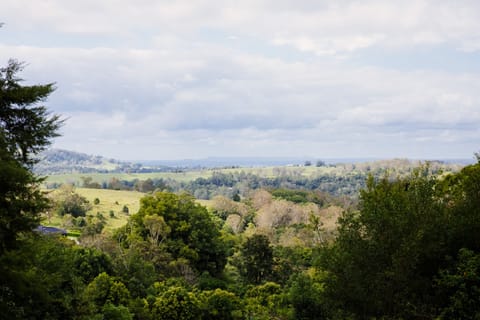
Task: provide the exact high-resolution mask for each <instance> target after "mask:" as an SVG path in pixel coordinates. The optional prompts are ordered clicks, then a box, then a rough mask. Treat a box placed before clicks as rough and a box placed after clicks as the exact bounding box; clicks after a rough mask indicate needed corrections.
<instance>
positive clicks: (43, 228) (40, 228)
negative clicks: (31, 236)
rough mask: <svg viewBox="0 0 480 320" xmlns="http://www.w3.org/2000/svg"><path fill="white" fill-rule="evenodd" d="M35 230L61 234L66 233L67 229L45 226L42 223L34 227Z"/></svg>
mask: <svg viewBox="0 0 480 320" xmlns="http://www.w3.org/2000/svg"><path fill="white" fill-rule="evenodd" d="M35 231H38V232H40V233H42V234H61V235H63V236H66V235H67V231H66V230H64V229H60V228H55V227H46V226H42V225H40V226H38V227H36V228H35Z"/></svg>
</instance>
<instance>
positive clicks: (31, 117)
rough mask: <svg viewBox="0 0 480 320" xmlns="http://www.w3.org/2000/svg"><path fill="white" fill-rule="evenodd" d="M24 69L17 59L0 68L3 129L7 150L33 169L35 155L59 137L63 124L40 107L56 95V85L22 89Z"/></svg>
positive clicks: (0, 105)
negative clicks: (54, 92)
mask: <svg viewBox="0 0 480 320" xmlns="http://www.w3.org/2000/svg"><path fill="white" fill-rule="evenodd" d="M22 69H23V64H22V63H19V62H17V61H15V60H9V61H8V65H7V66H6V67H5V68H0V130H1V134H2V136H3V139H4V142H5V143H6V146H5V147H6V151H7V152H8V153H9V154H10V155H12V156H13V157H14V159H15V161H18V162H19V163H21V164H23V165H25V166H31V165H32V164H34V163H35V159H34V158H33V156H34V155H36V154H38V153H39V152H40V151H42V150H44V149H45V147H47V146H48V145H49V144H50V140H51V138H53V137H56V136H58V134H57V131H58V129H59V127H60V125H61V123H62V122H61V121H60V119H59V116H57V115H49V113H48V111H47V109H46V108H45V107H43V106H38V105H37V104H38V103H40V102H43V101H45V100H46V98H47V97H48V96H49V95H50V94H51V93H52V92H53V90H54V87H53V84H46V85H34V86H22V85H20V82H21V81H22V79H20V78H18V76H17V73H18V72H20V71H22Z"/></svg>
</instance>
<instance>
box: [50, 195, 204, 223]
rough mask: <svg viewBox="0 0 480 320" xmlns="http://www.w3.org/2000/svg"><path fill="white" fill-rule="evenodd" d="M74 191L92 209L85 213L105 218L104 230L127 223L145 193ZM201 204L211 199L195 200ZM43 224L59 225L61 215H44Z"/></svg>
mask: <svg viewBox="0 0 480 320" xmlns="http://www.w3.org/2000/svg"><path fill="white" fill-rule="evenodd" d="M75 192H76V193H78V194H79V195H81V196H83V197H85V198H86V199H87V200H88V201H89V202H90V204H91V205H92V209H90V210H89V211H88V212H87V215H93V216H95V215H96V214H97V213H101V214H102V215H103V216H104V217H105V218H106V222H107V224H106V226H105V229H106V230H113V229H116V228H119V227H121V226H123V225H125V224H126V223H127V220H128V218H129V217H130V216H131V215H132V214H135V213H137V212H138V209H139V208H140V199H141V198H142V197H144V196H145V195H146V194H145V193H141V192H137V191H124V190H108V189H88V188H75ZM95 198H98V199H99V200H100V203H99V204H96V205H95V204H94V200H95ZM196 201H197V202H198V203H199V204H201V205H202V206H205V207H207V208H209V207H210V206H211V203H212V201H211V200H196ZM123 206H127V207H128V211H129V213H128V214H126V213H124V212H123V211H122V209H123ZM110 211H113V213H114V217H113V218H112V217H110ZM43 224H46V225H50V226H56V227H61V224H62V219H61V217H51V219H50V221H48V218H47V217H45V221H44V222H43Z"/></svg>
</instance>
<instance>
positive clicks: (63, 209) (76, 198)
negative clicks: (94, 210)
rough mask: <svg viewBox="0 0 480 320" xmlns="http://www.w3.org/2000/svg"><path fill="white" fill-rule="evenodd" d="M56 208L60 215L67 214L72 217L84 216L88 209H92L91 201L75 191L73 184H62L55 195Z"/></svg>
mask: <svg viewBox="0 0 480 320" xmlns="http://www.w3.org/2000/svg"><path fill="white" fill-rule="evenodd" d="M53 201H54V208H55V211H56V213H57V214H58V215H59V216H64V215H66V214H70V215H72V217H75V218H77V217H84V216H85V214H86V213H87V211H88V210H90V209H91V207H92V206H91V204H90V203H89V201H88V200H87V199H86V198H85V197H83V196H81V195H79V194H78V193H76V192H75V189H74V188H73V186H72V185H62V187H61V188H60V189H59V190H58V192H57V193H56V194H54V196H53Z"/></svg>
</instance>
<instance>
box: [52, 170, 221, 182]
mask: <svg viewBox="0 0 480 320" xmlns="http://www.w3.org/2000/svg"><path fill="white" fill-rule="evenodd" d="M212 174H213V171H211V170H200V171H198V170H195V171H188V172H152V173H68V174H54V175H50V176H48V177H47V179H46V181H45V182H46V183H47V184H48V183H59V184H62V183H69V184H73V185H77V186H78V185H81V184H82V177H91V178H92V181H93V182H98V183H100V184H102V183H103V182H108V181H110V180H111V179H112V178H117V179H119V180H126V181H132V180H135V179H138V180H146V179H160V178H161V179H173V180H177V181H192V180H195V179H197V178H208V177H210V176H212Z"/></svg>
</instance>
